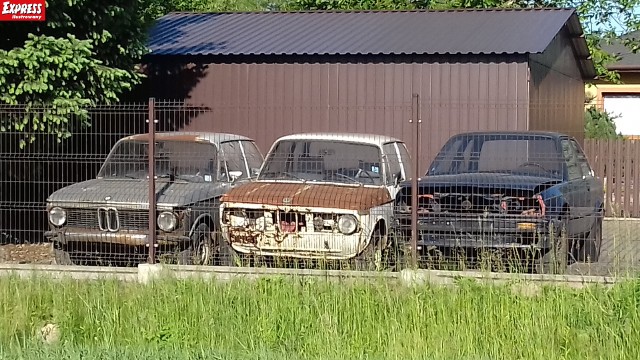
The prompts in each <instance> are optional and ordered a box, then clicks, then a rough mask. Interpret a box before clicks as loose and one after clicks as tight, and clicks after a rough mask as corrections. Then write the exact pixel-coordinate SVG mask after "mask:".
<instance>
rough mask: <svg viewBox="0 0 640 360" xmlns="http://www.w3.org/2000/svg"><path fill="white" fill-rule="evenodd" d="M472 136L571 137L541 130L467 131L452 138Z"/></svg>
mask: <svg viewBox="0 0 640 360" xmlns="http://www.w3.org/2000/svg"><path fill="white" fill-rule="evenodd" d="M470 135H476V136H482V135H485V136H492V135H498V136H501V135H502V136H509V135H513V136H545V137H552V138H566V137H570V136H569V135H567V134H564V133H561V132H557V131H541V130H535V131H504V130H501V131H467V132H462V133H459V134H455V135H453V136H451V137H458V136H470Z"/></svg>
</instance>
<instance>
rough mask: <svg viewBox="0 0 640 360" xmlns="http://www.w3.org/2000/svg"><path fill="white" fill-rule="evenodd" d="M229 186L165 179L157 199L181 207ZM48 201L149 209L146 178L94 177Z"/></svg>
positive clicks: (211, 195) (212, 195)
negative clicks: (170, 182)
mask: <svg viewBox="0 0 640 360" xmlns="http://www.w3.org/2000/svg"><path fill="white" fill-rule="evenodd" d="M228 188H229V185H228V184H225V183H208V182H202V183H193V182H184V181H177V182H175V183H173V184H169V183H168V181H166V180H164V179H163V180H158V181H157V182H156V202H157V204H158V205H164V206H170V207H173V206H181V205H189V204H193V203H196V202H198V201H202V200H206V199H210V198H213V197H216V196H220V195H222V194H223V193H224V192H226V191H227V190H228ZM47 201H48V202H49V203H88V204H98V205H116V204H121V205H124V206H127V205H130V206H135V207H140V206H139V204H140V205H144V206H146V207H147V208H148V203H149V182H148V181H147V180H129V179H126V180H122V179H117V180H111V179H109V180H107V179H92V180H87V181H83V182H79V183H75V184H72V185H69V186H66V187H64V188H62V189H59V190H57V191H56V192H54V193H52V194H51V195H50V196H49V198H48V199H47ZM144 206H143V207H144Z"/></svg>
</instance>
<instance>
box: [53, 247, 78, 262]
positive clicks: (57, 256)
mask: <svg viewBox="0 0 640 360" xmlns="http://www.w3.org/2000/svg"><path fill="white" fill-rule="evenodd" d="M53 256H54V260H55V263H56V265H75V264H74V263H73V261H72V260H71V255H70V254H69V252H67V251H64V250H62V249H53Z"/></svg>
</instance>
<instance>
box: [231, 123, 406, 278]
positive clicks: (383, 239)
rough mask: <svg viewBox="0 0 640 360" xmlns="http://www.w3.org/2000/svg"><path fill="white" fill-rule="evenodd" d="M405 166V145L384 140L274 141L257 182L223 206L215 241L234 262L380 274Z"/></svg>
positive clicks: (324, 137) (311, 137) (318, 137)
mask: <svg viewBox="0 0 640 360" xmlns="http://www.w3.org/2000/svg"><path fill="white" fill-rule="evenodd" d="M409 163H410V158H409V154H408V152H407V149H406V147H405V144H404V143H403V142H402V141H400V140H397V139H394V138H391V137H386V136H380V135H369V134H341V133H338V134H336V133H312V134H294V135H289V136H284V137H281V138H280V139H278V140H276V142H275V143H274V144H273V145H272V147H271V149H270V151H269V153H268V154H267V156H266V160H265V162H264V164H263V166H262V168H261V170H260V174H259V175H258V180H257V181H256V182H254V183H251V184H245V185H242V186H239V187H236V188H235V189H233V190H231V191H230V192H229V193H227V194H225V196H224V197H223V198H222V200H221V220H222V233H223V235H224V238H225V239H226V240H227V241H228V243H229V244H231V246H232V247H233V249H234V251H236V252H239V253H241V254H254V255H258V256H269V257H289V258H298V259H315V260H321V259H325V260H346V261H348V262H350V263H351V265H352V266H353V267H355V268H358V269H362V268H366V269H377V268H380V267H381V266H382V265H383V261H382V256H383V255H391V254H392V253H389V251H388V250H390V249H391V248H392V245H393V244H391V243H390V242H389V241H388V240H389V238H388V237H387V233H388V231H387V230H388V226H389V224H390V223H389V221H390V219H391V216H392V215H393V199H394V198H395V195H396V193H397V190H398V184H399V182H400V181H402V180H404V179H406V178H407V174H410V171H411V170H410V168H409ZM386 258H387V259H389V258H388V257H386Z"/></svg>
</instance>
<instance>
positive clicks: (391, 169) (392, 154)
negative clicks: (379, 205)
mask: <svg viewBox="0 0 640 360" xmlns="http://www.w3.org/2000/svg"><path fill="white" fill-rule="evenodd" d="M382 149H383V151H384V155H385V156H386V158H387V184H393V176H394V175H396V174H400V176H401V177H402V165H400V158H399V157H398V152H397V151H396V145H395V144H394V143H390V144H384V145H383V146H382Z"/></svg>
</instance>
